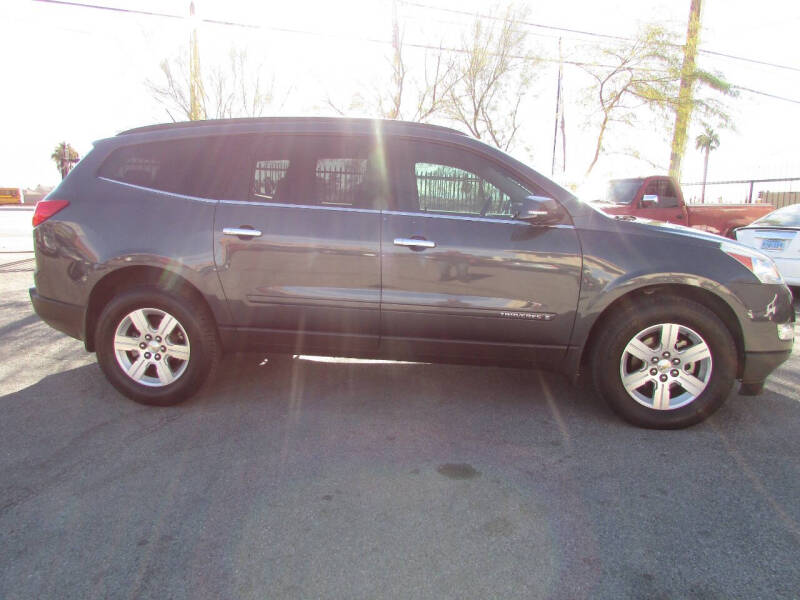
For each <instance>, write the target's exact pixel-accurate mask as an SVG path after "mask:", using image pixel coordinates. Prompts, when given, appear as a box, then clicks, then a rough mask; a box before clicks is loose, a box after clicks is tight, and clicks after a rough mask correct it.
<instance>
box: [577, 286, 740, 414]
mask: <svg viewBox="0 0 800 600" xmlns="http://www.w3.org/2000/svg"><path fill="white" fill-rule="evenodd" d="M592 354H593V356H592V372H593V378H594V382H595V386H596V387H597V389H598V390H599V391H600V393H601V394H602V396H603V397H604V398H605V400H606V401H607V402H608V404H609V405H610V406H611V408H612V409H613V410H614V411H615V412H616V413H617V414H619V415H620V416H621V417H623V418H624V419H626V420H628V421H630V422H631V423H634V424H636V425H640V426H643V427H650V428H655V429H675V428H679V427H688V426H689V425H693V424H695V423H698V422H700V421H702V420H703V419H705V418H706V417H708V416H709V415H711V414H712V413H713V412H714V411H715V410H717V409H718V408H719V407H720V406H721V405H722V403H723V402H724V401H725V399H726V398H727V397H728V395H729V394H730V391H731V388H732V386H733V382H734V379H735V378H736V366H737V363H736V345H735V343H734V340H733V338H732V336H731V334H730V332H729V331H728V329H727V327H726V326H725V324H724V323H723V322H722V321H721V320H720V319H719V317H717V316H716V315H715V314H714V313H713V312H712V311H710V310H709V309H707V308H706V307H705V306H702V305H701V304H698V303H696V302H692V301H690V300H684V299H678V298H674V297H673V298H666V299H665V298H660V299H658V298H655V297H654V301H653V302H652V303H650V304H646V303H643V302H640V303H637V304H635V305H633V306H632V307H629V308H626V309H624V310H620V311H617V312H616V313H614V314H613V315H612V316H611V318H610V319H609V320H608V321H607V322H606V323H604V327H603V330H602V332H601V333H600V336H599V338H598V339H597V340H595V343H594V348H593V353H592Z"/></svg>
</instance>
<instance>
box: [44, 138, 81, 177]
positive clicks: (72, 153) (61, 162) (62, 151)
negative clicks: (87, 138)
mask: <svg viewBox="0 0 800 600" xmlns="http://www.w3.org/2000/svg"><path fill="white" fill-rule="evenodd" d="M50 158H51V159H52V160H53V162H55V163H56V168H58V171H59V172H60V173H61V179H64V178H65V177H66V176H67V174H68V173H69V172H70V171H71V170H72V167H74V166H75V164H76V163H77V162H78V161H79V160H80V155H79V154H78V151H77V150H75V148H73V147H72V146H71V145H70V144H68V143H67V142H60V143H59V144H56V147H55V149H53V153H52V154H51V155H50Z"/></svg>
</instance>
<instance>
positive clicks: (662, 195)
mask: <svg viewBox="0 0 800 600" xmlns="http://www.w3.org/2000/svg"><path fill="white" fill-rule="evenodd" d="M658 206H659V208H674V207H676V206H678V194H677V193H676V192H675V186H674V185H673V183H672V182H671V181H669V180H668V179H662V180H660V181H659V182H658Z"/></svg>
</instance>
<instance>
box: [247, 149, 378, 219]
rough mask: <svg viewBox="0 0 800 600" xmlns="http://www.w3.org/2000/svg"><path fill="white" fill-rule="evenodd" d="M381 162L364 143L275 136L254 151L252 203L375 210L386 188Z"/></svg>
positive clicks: (375, 153)
mask: <svg viewBox="0 0 800 600" xmlns="http://www.w3.org/2000/svg"><path fill="white" fill-rule="evenodd" d="M381 156H382V153H380V152H377V151H376V150H375V148H374V147H373V144H372V143H371V142H370V140H369V139H367V138H349V137H316V136H312V137H308V136H305V137H304V136H291V137H290V136H284V137H281V136H277V137H275V138H272V139H270V140H268V141H266V142H265V143H263V144H261V145H260V146H258V147H256V148H255V149H254V160H253V170H252V193H251V197H252V199H253V200H260V201H268V202H275V203H281V204H300V205H307V206H330V207H342V208H375V207H376V206H379V205H381V204H382V203H384V204H385V202H386V195H387V194H386V189H387V187H388V186H387V185H385V176H384V175H383V174H385V172H386V168H385V165H383V164H382V161H381ZM382 181H383V182H384V183H383V184H381V182H382Z"/></svg>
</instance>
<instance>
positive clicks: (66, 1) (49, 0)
mask: <svg viewBox="0 0 800 600" xmlns="http://www.w3.org/2000/svg"><path fill="white" fill-rule="evenodd" d="M34 1H35V2H42V3H45V4H57V5H63V6H73V7H79V8H93V9H99V10H106V11H109V12H116V13H128V14H138V15H145V16H149V17H163V18H168V19H180V20H182V19H185V18H186V17H184V16H181V15H174V14H169V13H159V12H154V11H145V10H138V9H131V8H119V7H114V6H104V5H102V4H89V3H85V2H74V1H71V0H34ZM398 1H399V2H401V3H402V4H409V5H412V6H421V7H425V8H433V9H435V10H443V11H448V12H458V13H463V14H469V15H471V16H480V17H481V18H484V17H485V18H487V19H492V20H500V21H506V20H507V19H504V18H502V17H493V16H489V15H486V16H484V15H475V14H472V13H468V12H466V11H459V10H456V9H444V8H437V7H433V6H428V5H424V4H419V3H415V2H408V1H406V0H398ZM199 20H200V21H202V22H203V23H209V24H212V25H223V26H227V27H243V28H247V29H262V30H267V31H276V32H279V33H290V34H298V35H313V36H319V37H329V38H340V39H346V40H348V41H352V40H353V39H359V40H361V41H364V42H368V43H371V44H382V45H391V44H392V42H391V40H383V39H378V38H369V37H355V38H354V36H352V35H349V34H348V35H342V34H336V33H327V32H317V31H308V30H303V29H294V28H288V27H275V26H274V25H255V24H249V23H239V22H236V21H223V20H219V19H199ZM519 22H520V23H523V24H526V25H531V26H539V25H538V24H532V23H528V22H525V21H519ZM541 27H546V28H549V29H555V30H562V31H568V32H571V33H584V32H581V31H580V30H577V29H565V28H559V27H555V26H552V25H541ZM586 33H591V32H586ZM591 35H596V36H599V37H610V38H616V39H620V40H627V38H620V37H618V36H609V35H606V34H601V33H591ZM403 45H404V46H406V47H409V48H417V49H421V50H436V51H440V52H451V53H456V54H466V53H468V50H465V49H463V48H452V47H447V46H434V45H432V44H418V43H417V44H415V43H410V42H405V43H404V44H403ZM511 58H518V59H527V58H529V57H527V56H521V55H515V56H512V57H511ZM539 60H542V61H544V62H550V63H558V62H560V61H559V60H558V59H552V58H539ZM745 60H747V59H745ZM561 62H563V64H568V65H573V66H578V67H601V68H614V66H613V65H606V64H602V63H594V62H582V61H575V60H563V61H561ZM786 68H791V69H793V68H792V67H786ZM646 70H647V71H649V72H664V73H666V72H668V71H667V70H660V69H646ZM793 70H797V71H800V69H793ZM732 87H734V88H736V89H740V90H742V91H746V92H749V93H751V94H758V95H761V96H766V97H769V98H774V99H776V100H783V101H785V102H791V103H794V104H800V100H795V99H792V98H785V97H783V96H778V95H776V94H770V93H768V92H762V91H759V90H754V89H751V88H747V87H743V86H738V85H734V86H732Z"/></svg>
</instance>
